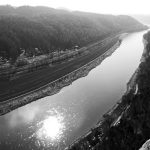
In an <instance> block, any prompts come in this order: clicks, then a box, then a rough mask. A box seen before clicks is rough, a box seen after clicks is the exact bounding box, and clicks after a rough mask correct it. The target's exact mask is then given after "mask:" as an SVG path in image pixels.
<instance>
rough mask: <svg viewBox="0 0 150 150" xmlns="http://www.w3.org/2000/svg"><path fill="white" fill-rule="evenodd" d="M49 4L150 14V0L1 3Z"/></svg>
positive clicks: (12, 0) (6, 0) (1, 1)
mask: <svg viewBox="0 0 150 150" xmlns="http://www.w3.org/2000/svg"><path fill="white" fill-rule="evenodd" d="M6 4H9V5H12V6H22V5H30V6H48V7H53V8H67V9H69V10H79V11H86V12H95V13H103V14H117V15H118V14H150V0H0V5H6Z"/></svg>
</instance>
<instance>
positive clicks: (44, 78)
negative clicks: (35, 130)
mask: <svg viewBox="0 0 150 150" xmlns="http://www.w3.org/2000/svg"><path fill="white" fill-rule="evenodd" d="M119 36H120V35H117V36H111V37H109V38H106V39H104V40H103V41H100V42H96V43H94V44H91V45H89V46H87V47H86V51H87V53H85V54H84V55H81V56H78V57H77V58H74V59H72V60H70V61H67V62H64V63H61V64H57V65H54V66H52V67H50V66H45V67H43V68H42V69H37V70H35V71H33V72H30V73H25V74H24V75H22V76H21V77H19V78H17V79H15V80H12V81H2V82H1V84H0V89H1V90H0V102H4V101H6V100H8V99H11V98H14V97H17V96H20V95H22V94H25V93H27V92H30V91H32V90H35V89H37V88H39V87H41V86H43V85H45V84H47V83H50V82H53V81H54V80H57V79H58V78H61V77H63V76H64V75H66V74H68V73H70V72H72V71H74V70H76V69H78V68H79V67H81V66H83V65H85V64H87V63H88V62H90V61H92V60H94V59H95V58H97V57H99V56H100V55H102V54H104V53H105V52H106V51H107V50H108V49H110V48H111V47H112V46H113V45H114V44H115V43H116V42H117V41H118V40H119Z"/></svg>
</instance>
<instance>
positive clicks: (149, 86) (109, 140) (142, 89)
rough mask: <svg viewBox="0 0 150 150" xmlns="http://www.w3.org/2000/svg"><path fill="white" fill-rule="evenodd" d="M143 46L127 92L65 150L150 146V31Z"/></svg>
mask: <svg viewBox="0 0 150 150" xmlns="http://www.w3.org/2000/svg"><path fill="white" fill-rule="evenodd" d="M143 43H144V51H143V54H142V57H141V63H140V65H139V67H138V68H137V69H136V71H135V73H134V74H133V76H132V77H131V79H130V80H129V82H128V84H127V90H126V93H125V94H124V95H123V96H122V98H121V99H120V100H119V101H118V102H117V104H115V105H114V106H113V108H111V109H110V110H109V111H108V112H107V113H106V114H104V115H103V117H102V118H101V120H100V121H99V122H98V123H97V124H96V125H95V127H93V128H92V129H91V130H90V131H88V132H87V134H85V135H84V136H82V137H79V138H78V139H77V140H76V141H74V142H73V143H72V144H71V145H70V146H68V147H67V148H66V149H65V150H98V149H101V150H110V149H112V147H113V149H115V150H137V149H140V147H141V146H142V145H143V146H142V148H143V149H142V148H141V149H142V150H146V147H149V139H150V135H149V133H150V124H149V123H150V116H149V113H150V109H149V108H150V102H149V95H150V94H149V91H150V81H149V74H150V70H149V67H150V55H149V53H150V32H148V33H146V34H145V35H144V36H143ZM145 141H147V142H146V143H145V144H143V143H144V142H145ZM144 147H145V149H144ZM141 149H140V150H141Z"/></svg>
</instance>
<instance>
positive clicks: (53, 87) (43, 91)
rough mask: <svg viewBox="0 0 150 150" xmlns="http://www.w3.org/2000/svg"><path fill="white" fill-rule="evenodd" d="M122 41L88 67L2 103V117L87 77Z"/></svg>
mask: <svg viewBox="0 0 150 150" xmlns="http://www.w3.org/2000/svg"><path fill="white" fill-rule="evenodd" d="M121 39H122V38H119V39H118V41H117V42H116V43H115V44H114V45H113V46H112V47H111V48H109V49H108V50H107V51H106V52H105V53H104V54H102V55H100V56H99V57H97V58H96V59H94V60H92V61H90V62H89V63H87V64H86V65H84V66H82V67H80V68H78V69H76V70H75V71H73V72H71V73H69V74H67V75H65V76H63V77H61V78H59V79H57V80H55V81H53V82H51V83H49V84H47V85H45V86H43V87H40V88H39V89H36V90H34V91H31V92H28V93H26V94H23V95H22V96H21V97H20V96H18V97H17V98H12V99H10V100H7V101H4V102H1V103H0V115H4V114H6V113H8V112H10V111H12V110H14V109H16V108H18V107H21V106H23V105H26V104H28V103H30V102H32V101H35V100H37V99H40V98H43V97H45V96H50V95H54V94H56V93H58V92H59V91H60V90H61V89H62V88H63V87H65V86H68V85H70V84H71V83H72V82H73V81H75V80H77V79H78V78H81V77H84V76H87V75H88V73H89V72H90V71H91V70H92V69H93V68H95V67H96V66H98V65H99V64H100V63H101V62H102V61H103V60H104V59H105V58H106V57H108V56H110V55H111V54H112V53H113V52H114V51H115V50H116V49H117V48H118V47H119V46H120V44H121Z"/></svg>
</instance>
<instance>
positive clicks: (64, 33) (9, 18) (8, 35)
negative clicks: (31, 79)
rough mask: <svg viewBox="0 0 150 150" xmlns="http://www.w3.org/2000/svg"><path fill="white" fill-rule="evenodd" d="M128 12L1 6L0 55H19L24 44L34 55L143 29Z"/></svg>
mask: <svg viewBox="0 0 150 150" xmlns="http://www.w3.org/2000/svg"><path fill="white" fill-rule="evenodd" d="M144 28H145V26H143V25H142V24H141V23H139V22H138V21H136V20H135V19H133V18H131V17H129V16H113V15H100V14H94V13H83V12H69V11H65V10H57V9H53V8H48V7H29V6H22V7H17V8H14V7H11V6H0V56H2V57H4V58H7V59H9V58H12V59H14V60H15V59H16V58H17V57H18V56H19V54H20V53H21V48H22V49H25V50H26V52H27V53H30V54H31V55H33V53H34V51H35V48H38V49H39V51H40V52H41V53H49V52H52V51H55V50H56V49H57V50H59V49H61V50H62V49H66V48H68V49H69V48H72V47H73V46H75V45H79V46H81V47H82V46H84V45H87V44H89V43H91V42H95V41H97V40H101V39H104V38H105V37H107V36H109V35H110V34H115V33H119V32H122V31H124V32H126V31H136V30H141V29H144Z"/></svg>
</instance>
